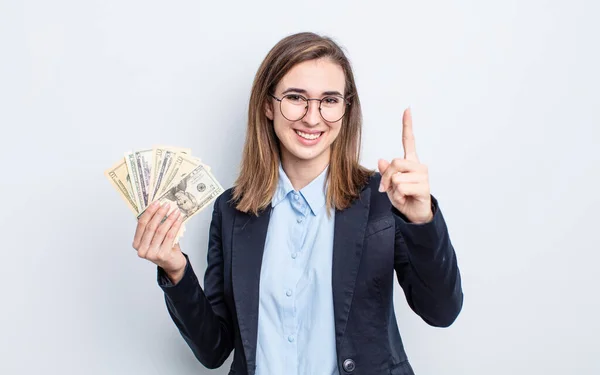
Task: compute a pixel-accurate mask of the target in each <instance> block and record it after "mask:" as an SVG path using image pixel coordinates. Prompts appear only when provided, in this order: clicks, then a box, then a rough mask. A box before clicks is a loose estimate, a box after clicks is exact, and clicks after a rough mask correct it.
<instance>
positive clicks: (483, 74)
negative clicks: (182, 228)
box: [0, 0, 600, 375]
mask: <svg viewBox="0 0 600 375" xmlns="http://www.w3.org/2000/svg"><path fill="white" fill-rule="evenodd" d="M598 11H599V7H598V5H597V3H596V2H593V1H588V2H584V1H568V2H567V1H502V2H491V1H486V2H484V1H460V2H447V1H437V2H432V1H425V2H422V1H421V2H415V1H412V2H408V1H397V2H391V1H390V2H387V3H384V2H369V3H368V4H367V3H366V2H361V3H351V2H347V1H303V2H287V1H277V2H256V1H252V2H238V3H233V2H215V1H213V2H200V1H169V2H167V1H148V0H146V1H141V0H140V1H135V0H120V1H109V2H107V1H75V0H73V1H67V0H56V1H10V0H0V54H1V55H0V125H1V129H2V133H1V134H2V147H1V153H2V157H1V158H0V160H1V163H2V164H1V166H2V169H1V172H2V173H1V174H2V177H1V178H2V184H1V189H2V191H1V194H2V197H3V198H2V203H3V207H2V209H1V210H0V219H1V222H0V228H2V229H1V230H2V245H1V248H2V253H1V254H2V258H1V259H2V263H1V264H2V281H3V283H2V284H3V288H2V302H1V307H0V332H1V334H0V337H1V338H0V340H1V341H0V373H2V374H7V375H9V374H41V373H44V374H90V375H91V374H94V375H95V374H209V373H210V374H226V373H227V370H228V367H229V365H230V361H231V358H230V359H229V360H228V361H227V362H226V363H225V365H224V366H223V367H222V368H220V369H219V370H215V371H209V370H206V369H204V368H203V367H202V365H201V364H199V363H198V362H197V361H196V360H195V358H194V357H193V355H192V353H191V351H190V350H189V349H188V347H187V346H186V344H185V343H184V341H183V339H182V338H181V337H180V336H179V333H178V332H177V330H176V328H175V326H174V324H173V323H172V322H171V320H170V318H169V316H168V314H167V311H166V307H165V305H164V301H163V296H162V294H161V291H160V289H159V288H158V286H157V284H156V279H155V278H156V268H155V267H154V266H153V265H152V264H151V263H149V262H147V261H145V260H142V259H139V258H137V256H136V254H135V252H134V250H133V249H132V247H131V242H132V238H133V233H134V230H135V219H134V217H133V215H132V214H131V213H130V212H129V211H128V209H127V207H126V206H125V204H124V203H123V201H122V200H121V199H120V198H119V196H118V195H117V193H116V191H114V190H113V188H112V186H110V184H109V183H108V181H107V180H106V179H105V177H104V175H103V171H104V170H105V169H106V168H108V167H109V166H111V165H112V164H113V163H114V162H115V161H116V160H117V159H118V158H120V157H122V155H123V152H125V151H126V150H129V149H135V148H143V147H147V146H151V145H153V144H170V145H178V146H182V147H190V148H192V150H193V151H194V153H195V155H197V156H199V157H201V158H202V159H203V160H204V161H205V162H206V163H208V164H209V165H211V166H212V168H213V170H214V173H215V174H216V176H217V178H218V179H219V180H220V181H221V183H222V184H223V186H226V187H229V186H230V185H231V184H232V183H233V181H234V179H235V176H236V173H237V168H238V163H239V161H240V153H241V147H242V143H243V140H244V133H245V119H246V111H247V101H248V98H249V90H250V86H251V83H252V80H253V77H254V73H255V72H256V69H257V68H258V66H259V64H260V62H261V60H262V59H263V58H264V56H265V55H266V53H267V52H268V50H269V49H270V48H271V47H272V46H273V45H274V44H275V43H276V42H277V41H278V40H279V39H281V38H282V37H284V36H286V35H288V34H290V33H293V32H298V31H305V30H308V31H315V32H318V33H323V34H326V35H329V36H332V37H334V38H335V39H336V40H337V41H338V42H339V43H340V44H341V45H343V46H344V48H345V49H346V51H347V53H348V56H349V57H350V59H351V61H352V63H353V67H354V72H355V75H356V80H357V84H358V89H359V94H360V97H361V100H362V103H363V110H364V139H363V153H362V162H363V164H364V165H366V166H368V167H371V168H375V167H376V162H377V159H378V158H380V157H382V158H388V159H391V158H393V157H398V156H402V155H403V150H402V144H401V138H400V137H401V113H402V110H403V109H404V108H405V107H407V106H409V105H410V106H411V107H412V110H413V118H414V128H415V135H416V141H417V151H418V153H419V157H420V159H421V161H422V162H423V163H425V164H427V165H428V166H429V170H430V182H431V188H432V193H433V194H434V195H435V196H437V197H438V199H439V201H440V207H441V209H442V210H443V212H444V215H445V217H446V219H447V222H448V226H449V230H450V235H451V239H452V241H453V243H454V245H455V248H456V252H457V256H458V260H459V266H460V269H461V272H462V277H463V288H464V293H465V302H464V308H463V311H462V313H461V315H460V316H459V318H458V319H457V321H456V322H455V323H454V324H453V325H452V326H451V327H449V328H446V329H439V328H433V327H429V326H427V325H426V324H425V323H424V322H423V321H422V320H420V318H418V317H417V316H416V315H415V314H414V313H412V312H411V311H410V309H409V308H408V306H407V304H406V301H405V299H404V297H403V295H402V293H401V290H400V288H397V289H396V301H395V302H396V309H397V318H398V322H399V327H400V329H401V333H402V337H403V339H404V342H405V346H406V351H407V353H408V356H409V359H410V360H411V363H412V365H413V367H414V369H415V371H416V373H417V374H418V375H428V374H436V375H437V374H449V375H482V374H486V375H488V374H489V375H494V374H498V375H499V374H545V375H546V374H547V375H550V374H556V375H558V374H578V375H579V374H590V375H591V374H598V373H600V361H599V357H600V345H599V344H598V340H597V339H598V335H599V334H600V302H599V299H600V294H599V292H598V287H599V286H600V282H599V281H598V271H597V270H598V262H599V261H600V255H599V253H600V246H599V245H598V233H599V229H598V224H600V222H599V220H598V216H597V212H598V210H599V209H600V198H598V191H599V190H600V180H599V178H598V176H599V172H600V166H599V165H600V152H599V151H600V130H599V126H600V121H599V120H600V116H599V115H598V105H599V103H600V100H599V94H598V90H599V87H600V76H599V73H598V66H600V57H599V56H600V54H599V49H598V45H599V40H598V37H599V35H600V26H599V24H598V22H597V20H598V16H599V12H598ZM211 209H212V208H211ZM209 219H210V210H206V211H203V212H202V213H201V214H199V215H197V216H195V217H194V218H193V219H192V220H191V221H190V223H189V224H188V227H187V232H186V235H185V237H184V238H183V240H182V247H183V249H184V251H186V252H187V253H188V254H189V255H190V257H191V260H192V262H193V265H194V267H195V269H196V270H197V271H198V272H199V273H200V275H201V276H203V274H204V270H205V266H206V260H205V258H206V245H207V229H208V225H209Z"/></svg>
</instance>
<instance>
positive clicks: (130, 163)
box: [125, 152, 146, 212]
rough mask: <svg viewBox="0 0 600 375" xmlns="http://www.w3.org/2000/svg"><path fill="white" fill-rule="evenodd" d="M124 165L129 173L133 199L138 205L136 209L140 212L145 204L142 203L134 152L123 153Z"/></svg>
mask: <svg viewBox="0 0 600 375" xmlns="http://www.w3.org/2000/svg"><path fill="white" fill-rule="evenodd" d="M125 165H126V166H127V173H128V174H129V178H130V181H131V193H132V195H133V199H134V200H135V203H136V205H137V207H138V211H140V212H141V211H142V210H143V209H144V208H145V207H146V206H145V205H144V197H143V196H142V187H141V182H140V179H141V177H140V175H139V174H138V172H137V169H136V162H135V153H134V152H126V153H125Z"/></svg>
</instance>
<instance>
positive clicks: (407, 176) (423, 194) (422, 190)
mask: <svg viewBox="0 0 600 375" xmlns="http://www.w3.org/2000/svg"><path fill="white" fill-rule="evenodd" d="M402 146H403V147H404V158H396V159H393V160H392V162H391V163H390V162H388V161H387V160H383V159H379V163H378V167H379V172H380V173H381V185H380V186H379V191H380V192H384V191H386V192H387V195H388V197H389V198H390V201H391V202H392V205H394V207H396V209H397V210H398V211H400V212H401V213H402V214H404V216H406V217H407V218H408V220H409V221H410V222H411V223H415V224H422V223H427V222H429V221H431V220H432V219H433V211H432V209H431V194H430V190H429V174H428V170H427V166H426V165H425V164H421V163H419V159H418V157H417V150H416V146H415V136H414V133H413V128H412V116H411V113H410V109H406V110H405V111H404V114H403V116H402Z"/></svg>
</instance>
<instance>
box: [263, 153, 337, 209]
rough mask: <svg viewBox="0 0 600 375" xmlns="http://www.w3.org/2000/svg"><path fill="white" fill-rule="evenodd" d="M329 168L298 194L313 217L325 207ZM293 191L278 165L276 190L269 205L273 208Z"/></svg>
mask: <svg viewBox="0 0 600 375" xmlns="http://www.w3.org/2000/svg"><path fill="white" fill-rule="evenodd" d="M328 169H329V166H327V167H326V168H325V170H323V172H321V174H319V175H318V176H317V177H316V178H315V179H314V180H312V181H311V182H310V183H309V184H308V185H306V186H305V187H304V188H302V189H301V190H300V194H302V196H303V197H304V199H305V200H306V203H308V206H309V207H310V210H311V211H312V213H313V215H318V214H319V212H320V211H321V210H322V209H323V207H325V192H326V191H327V185H326V181H327V171H328ZM292 191H294V187H293V186H292V183H291V182H290V179H289V178H288V176H287V174H286V173H285V171H284V170H283V167H282V165H281V163H279V182H278V183H277V189H276V190H275V194H274V195H273V199H272V200H271V205H272V206H273V207H275V206H276V205H278V204H279V203H281V201H283V200H284V199H285V197H287V195H288V194H289V193H290V192H292Z"/></svg>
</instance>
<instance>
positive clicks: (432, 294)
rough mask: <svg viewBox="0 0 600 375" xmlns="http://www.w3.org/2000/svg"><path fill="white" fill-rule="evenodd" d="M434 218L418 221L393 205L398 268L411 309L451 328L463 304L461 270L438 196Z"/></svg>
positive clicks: (396, 263) (428, 320) (433, 324)
mask: <svg viewBox="0 0 600 375" xmlns="http://www.w3.org/2000/svg"><path fill="white" fill-rule="evenodd" d="M431 200H432V209H433V219H432V220H431V221H430V222H428V223H424V224H414V223H411V222H409V221H408V219H407V218H406V216H404V215H403V214H402V213H401V212H399V211H398V210H397V209H396V208H395V207H393V206H392V213H393V215H394V219H395V223H396V237H395V250H394V251H395V253H394V268H395V270H396V274H397V278H398V282H399V283H400V286H401V287H402V289H403V291H404V294H405V296H406V299H407V302H408V304H409V306H410V308H411V309H412V310H413V311H414V312H415V313H416V314H418V315H419V316H420V317H421V318H422V319H423V320H424V321H425V322H426V323H427V324H429V325H431V326H435V327H448V326H450V325H451V324H452V323H453V322H454V321H455V320H456V318H457V317H458V314H459V313H460V311H461V309H462V304H463V292H462V286H461V277H460V271H459V269H458V264H457V260H456V253H455V251H454V248H453V246H452V243H451V241H450V236H449V233H448V229H447V227H446V222H445V221H444V217H443V215H442V212H441V210H440V208H439V206H438V201H437V199H436V198H435V197H433V196H432V197H431Z"/></svg>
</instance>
